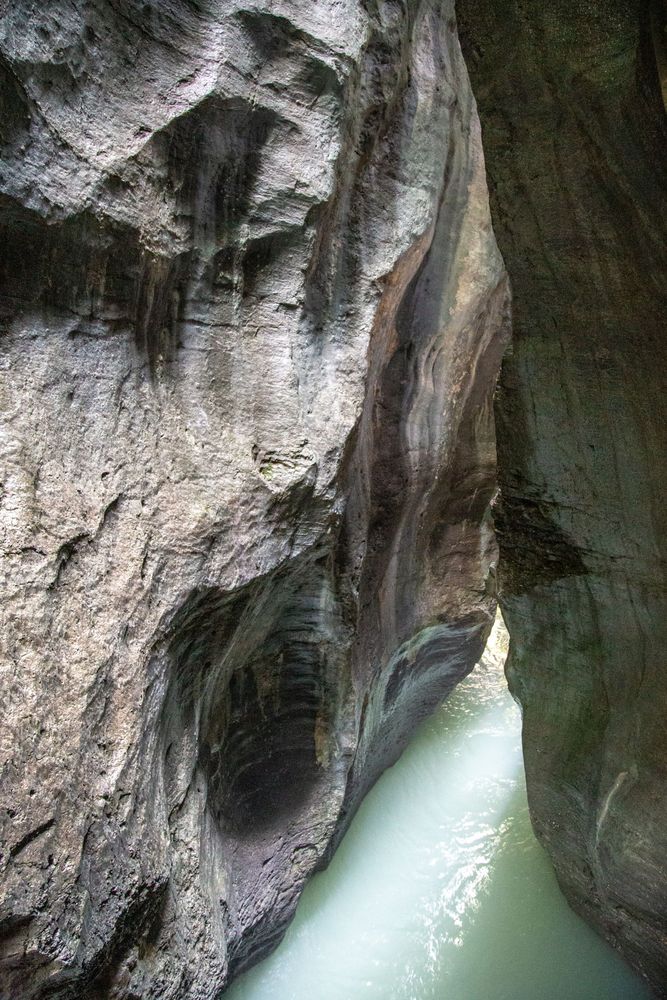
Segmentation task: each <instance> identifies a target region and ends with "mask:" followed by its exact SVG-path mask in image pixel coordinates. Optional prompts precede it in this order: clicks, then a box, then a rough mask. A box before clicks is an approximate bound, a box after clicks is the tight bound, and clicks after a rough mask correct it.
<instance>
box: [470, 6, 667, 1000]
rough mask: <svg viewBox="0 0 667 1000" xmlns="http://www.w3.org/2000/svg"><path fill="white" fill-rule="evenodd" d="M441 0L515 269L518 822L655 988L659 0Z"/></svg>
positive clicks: (508, 364)
mask: <svg viewBox="0 0 667 1000" xmlns="http://www.w3.org/2000/svg"><path fill="white" fill-rule="evenodd" d="M457 6H458V14H459V22H460V29H461V33H462V40H463V45H464V52H465V54H466V57H467V59H468V67H469V70H470V73H471V78H472V83H473V89H474V91H475V94H476V97H477V100H478V102H479V108H480V117H481V120H482V132H483V142H484V150H485V155H486V161H487V169H488V173H489V181H490V184H489V188H490V193H491V206H492V217H493V223H494V229H495V232H496V236H497V238H498V242H499V245H500V248H501V250H502V253H503V256H504V258H505V262H506V264H507V268H508V272H509V275H510V280H511V283H512V293H513V347H512V350H511V352H510V353H508V355H507V356H506V359H505V361H504V363H503V368H502V374H501V379H500V390H499V394H498V399H497V406H496V414H497V433H498V456H499V477H500V491H501V497H500V502H499V504H498V506H497V509H496V523H497V527H498V535H499V542H500V549H501V558H500V567H501V569H500V574H499V577H500V597H501V603H502V607H503V614H504V617H505V620H506V622H507V624H508V627H509V631H510V635H511V637H512V639H511V650H510V663H509V680H510V685H511V688H512V690H513V692H514V694H515V695H516V696H517V697H518V698H519V700H520V701H521V704H522V706H523V713H524V714H523V718H524V748H525V760H526V769H527V779H528V793H529V802H530V807H531V811H532V816H533V822H534V825H535V829H536V831H537V833H538V835H539V837H540V839H541V841H542V843H543V844H544V845H545V847H546V848H547V850H548V852H549V854H550V856H551V858H552V860H553V862H554V866H555V869H556V873H557V875H558V878H559V882H560V884H561V887H562V888H563V890H564V892H565V893H566V895H567V897H568V899H569V900H570V902H571V903H572V905H573V906H574V907H575V908H576V909H577V910H578V911H579V912H580V913H581V914H583V916H585V917H586V918H587V919H588V920H589V921H591V922H592V923H593V924H594V925H595V926H597V927H598V928H599V929H600V930H601V931H602V933H603V934H605V936H606V937H607V938H608V939H609V940H610V941H611V942H612V943H613V944H615V945H616V946H618V947H620V948H621V950H622V951H623V952H624V954H625V955H626V957H628V958H629V959H630V960H631V961H632V963H633V964H634V965H635V967H636V968H637V969H638V970H639V971H640V972H642V973H643V974H644V976H645V977H646V978H647V979H648V980H649V982H650V983H651V984H652V986H653V988H654V989H655V991H656V993H657V995H659V996H666V995H667V728H666V726H665V719H666V718H667V682H666V674H665V649H667V614H666V613H665V608H666V604H667V601H666V597H667V579H666V576H665V568H666V566H667V517H666V513H665V512H666V510H667V508H666V506H665V488H666V486H667V421H666V420H665V400H666V399H667V338H666V336H665V333H666V331H665V317H666V316H667V229H666V224H665V223H666V220H667V121H666V116H665V106H664V103H663V100H662V95H661V88H660V81H659V72H658V71H659V68H660V66H661V59H660V49H659V45H657V42H658V41H659V38H660V37H662V38H663V39H664V38H665V37H667V36H665V34H664V31H665V12H664V6H663V5H661V4H660V3H655V4H653V5H652V10H651V11H649V9H648V8H649V5H648V4H640V3H639V2H635V0H630V2H627V0H603V2H598V3H583V2H580V0H559V2H558V3H550V4H526V3H522V2H520V0H460V2H459V4H458V5H457ZM649 15H650V16H649ZM656 52H657V55H658V59H657V61H656Z"/></svg>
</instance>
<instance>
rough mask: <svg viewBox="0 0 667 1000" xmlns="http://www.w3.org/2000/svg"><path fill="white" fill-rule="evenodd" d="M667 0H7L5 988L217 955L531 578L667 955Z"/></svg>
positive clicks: (604, 804) (543, 775) (153, 983)
mask: <svg viewBox="0 0 667 1000" xmlns="http://www.w3.org/2000/svg"><path fill="white" fill-rule="evenodd" d="M665 23H666V20H665V16H664V11H663V9H662V7H661V5H660V4H659V3H658V2H657V0H656V3H655V4H653V5H652V6H649V5H645V4H643V3H639V2H634V0H630V2H622V0H604V2H603V3H600V4H597V5H591V4H584V3H582V2H580V0H558V2H557V3H554V4H552V5H548V6H547V7H546V8H545V9H541V8H540V6H539V5H528V4H525V3H524V2H522V0H459V2H458V3H457V4H456V8H455V5H454V0H314V2H312V3H299V0H272V2H270V3H264V4H261V3H257V2H255V0H246V2H242V0H109V2H106V0H56V2H54V3H50V4H42V5H38V4H36V3H35V2H34V0H12V2H9V3H7V4H6V5H4V7H3V8H2V17H1V19H0V145H1V150H2V152H1V156H0V227H1V229H2V240H1V241H0V324H1V326H2V344H1V351H0V356H1V359H2V362H1V367H2V381H1V383H0V400H1V401H2V423H1V424H0V434H1V444H0V467H1V472H0V537H1V541H2V553H3V558H2V581H3V601H2V607H1V614H2V630H1V640H0V641H1V644H2V657H1V660H0V692H1V693H2V699H1V702H0V704H1V705H2V726H1V727H0V768H1V770H0V996H1V997H2V998H3V1000H4V998H5V997H7V1000H51V998H53V1000H217V998H219V997H220V996H222V995H223V994H224V992H225V990H226V988H227V986H228V984H230V983H231V981H232V980H233V979H234V978H236V977H237V976H238V975H239V974H240V973H242V972H243V971H244V970H246V969H248V968H249V967H250V966H251V965H253V964H255V963H257V962H258V961H259V960H260V959H261V958H262V957H264V956H265V955H267V954H268V953H269V952H270V951H271V950H272V949H273V948H274V947H275V946H276V945H277V943H278V942H279V941H280V939H281V937H282V936H283V934H284V933H285V930H286V928H287V926H288V924H289V922H290V920H291V919H292V917H293V915H294V911H295V908H296V905H297V902H298V899H299V896H300V894H301V892H302V890H303V888H304V885H305V883H306V882H307V880H308V879H309V877H310V876H311V875H313V873H315V872H317V871H319V870H322V869H323V868H325V867H326V866H327V865H328V863H329V862H330V861H331V858H332V857H333V855H334V852H335V850H336V847H337V846H338V844H339V843H340V840H341V838H342V837H343V835H344V833H345V831H346V829H347V828H348V826H349V824H350V822H351V820H352V818H353V817H354V815H355V813H356V812H357V810H358V808H359V806H360V804H361V802H362V800H363V798H364V796H365V795H366V793H367V792H368V791H369V790H370V789H371V788H372V786H373V785H374V784H375V782H376V781H377V779H378V778H379V777H380V775H381V774H382V773H383V772H384V771H385V770H386V769H387V768H388V767H389V766H390V765H392V764H394V763H395V762H396V760H397V759H398V757H399V756H400V754H401V752H402V751H403V749H404V748H405V747H406V745H407V743H408V741H409V740H410V738H411V736H412V735H413V734H414V733H415V731H416V730H417V728H418V726H419V725H420V723H422V722H423V721H424V720H425V719H426V718H428V717H429V716H430V715H431V714H432V713H433V711H434V710H435V709H436V708H437V707H438V706H439V705H440V704H441V703H442V701H443V700H444V699H445V698H447V696H448V695H449V694H450V693H451V692H452V691H453V689H454V688H455V687H456V685H457V684H458V683H459V682H460V681H461V680H463V679H464V678H465V677H466V676H467V675H468V674H469V673H470V671H471V670H472V669H473V667H474V666H475V664H476V663H477V662H478V661H479V660H480V657H481V655H482V651H483V649H484V647H485V643H486V640H487V637H488V635H489V633H490V630H491V627H492V624H493V622H494V617H495V612H496V604H497V601H500V605H501V607H502V611H503V615H504V617H505V620H506V622H507V624H508V627H509V631H510V637H511V652H510V658H509V661H508V679H509V684H510V690H511V691H512V694H513V695H514V696H515V698H516V699H517V700H518V701H519V703H520V704H521V707H522V710H523V742H524V754H525V762H526V778H527V788H528V799H529V804H530V809H531V817H532V821H533V825H534V828H535V831H536V833H537V835H538V838H539V839H540V841H541V843H542V844H543V845H544V847H545V848H546V850H547V852H548V854H549V856H550V858H551V861H552V863H553V866H554V869H555V872H556V875H557V877H558V880H559V884H560V886H561V888H562V890H563V892H564V893H565V895H566V897H567V899H568V901H569V902H570V904H571V905H572V906H573V908H574V909H575V910H577V911H578V912H579V913H580V914H581V915H583V916H584V918H585V919H586V920H587V921H589V922H590V923H591V924H593V925H594V926H595V927H596V928H597V929H598V930H599V931H600V932H601V933H602V934H603V935H604V936H605V937H606V938H607V939H608V940H609V941H610V942H611V943H612V944H613V945H614V946H615V947H617V948H619V949H620V950H621V952H622V953H623V955H624V956H625V958H626V959H627V960H628V961H629V962H630V964H631V965H632V966H633V967H634V969H635V970H636V971H637V972H638V973H639V974H640V975H641V976H642V977H643V978H644V979H645V980H646V981H647V982H648V983H649V984H650V986H651V988H652V989H653V991H654V992H655V995H656V996H658V997H660V996H667V884H666V883H667V868H666V866H665V860H664V859H665V848H666V847H667V845H666V844H665V838H666V836H667V834H666V832H665V831H666V829H667V827H666V826H665V822H664V820H665V817H666V814H667V801H666V798H665V793H664V791H663V787H662V785H663V782H662V776H663V772H664V770H665V767H666V766H667V754H666V753H665V752H664V751H665V750H667V748H666V747H665V742H666V739H667V738H666V737H665V735H664V726H663V719H664V715H665V712H664V710H665V708H667V680H664V679H663V678H662V676H661V670H660V667H661V662H662V657H663V653H662V651H663V649H664V648H665V642H664V639H665V638H666V637H665V635H664V632H665V628H666V625H665V620H666V618H665V614H664V608H665V587H666V583H665V572H664V569H665V545H666V543H667V530H666V527H667V526H666V525H665V515H664V512H663V504H662V503H661V499H662V497H661V490H662V486H663V484H665V483H666V482H667V448H666V447H665V445H666V444H667V441H666V440H665V438H666V436H667V431H666V426H667V425H666V422H665V418H664V412H663V411H664V399H665V398H666V395H665V390H666V389H667V384H666V383H667V374H666V373H667V366H666V365H665V362H666V361H667V358H665V353H667V347H666V346H665V343H666V342H665V338H664V337H663V336H661V334H662V325H663V323H664V319H663V317H664V316H665V306H666V305H667V268H666V267H665V263H666V261H665V256H666V254H667V241H666V239H665V234H664V221H663V220H664V219H665V211H664V209H665V194H666V193H667V158H666V157H665V152H666V151H667V131H666V126H667V123H666V120H665V114H666V112H665V103H664V99H663V89H662V85H663V84H664V81H665V80H666V79H667V76H665V69H664V67H665V66H667V59H666V58H665V52H667V36H666V35H665ZM665 92H667V89H666V90H665ZM473 95H474V96H473ZM478 110H479V117H478ZM496 240H497V241H498V242H497V243H496ZM496 438H497V441H496ZM405 822H406V823H407V824H409V823H410V817H409V816H406V817H405ZM387 877H388V878H390V877H391V874H390V873H388V876H387ZM341 960H342V961H344V956H342V957H341ZM340 1000H349V998H347V997H344V996H341V997H340ZM417 1000H421V998H417ZM443 1000H444V998H443ZM475 1000H480V998H475ZM489 1000H492V998H489ZM565 1000H566V998H565Z"/></svg>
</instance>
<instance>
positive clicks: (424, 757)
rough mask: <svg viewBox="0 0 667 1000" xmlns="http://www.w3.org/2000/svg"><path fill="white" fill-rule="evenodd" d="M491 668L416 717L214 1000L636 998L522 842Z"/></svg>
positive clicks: (508, 720) (502, 690) (520, 799)
mask: <svg viewBox="0 0 667 1000" xmlns="http://www.w3.org/2000/svg"><path fill="white" fill-rule="evenodd" d="M496 648H497V646H496ZM501 664H502V660H501V657H500V655H498V654H497V655H495V656H493V655H489V656H488V657H485V660H484V661H483V663H482V664H481V665H480V667H478V668H477V669H476V670H475V671H474V673H473V674H472V675H471V676H470V677H469V678H468V679H467V680H466V681H465V682H464V683H463V684H461V685H460V686H459V688H458V689H457V690H456V691H455V692H454V694H453V695H452V697H451V698H450V699H449V701H448V702H447V703H446V704H445V705H444V706H443V707H442V708H441V709H440V710H439V711H438V712H437V713H436V714H435V715H434V716H433V718H431V719H429V720H428V721H427V722H426V723H425V724H424V725H423V726H422V727H421V729H420V730H419V731H418V733H417V735H416V736H415V738H414V739H413V741H412V743H411V744H410V746H409V747H408V749H407V750H406V752H405V753H404V754H403V756H402V758H401V759H400V761H399V762H398V763H397V764H396V765H395V766H394V767H393V768H391V769H390V770H389V771H387V772H386V773H385V774H384V776H383V777H382V778H381V779H380V781H379V782H378V783H377V785H376V786H375V788H374V789H373V790H372V791H371V793H370V794H369V795H368V797H367V798H366V800H365V801H364V803H363V805H362V807H361V809H360V810H359V812H358V814H357V816H356V818H355V820H354V822H353V823H352V826H351V828H350V830H349V832H348V833H347V835H346V837H345V839H344V841H343V843H342V844H341V846H340V847H339V849H338V851H337V853H336V855H335V857H334V859H333V861H332V863H331V865H330V867H329V868H328V870H327V871H326V872H324V873H322V874H320V875H317V876H316V877H315V878H314V879H313V880H312V881H311V883H310V884H309V886H308V887H307V888H306V891H305V892H304V894H303V897H302V899H301V902H300V904H299V908H298V911H297V914H296V918H295V920H294V922H293V924H292V925H291V927H290V929H289V930H288V932H287V935H286V937H285V939H284V941H283V943H282V944H281V945H280V947H279V948H278V950H277V951H276V952H275V953H274V954H273V955H271V956H270V957H269V958H268V959H266V960H265V961H264V962H263V963H261V964H260V965H258V966H257V967H256V968H254V969H252V970H251V971H250V972H248V973H246V974H245V975H244V976H242V977H241V978H240V979H239V980H238V981H237V982H236V983H235V984H234V986H232V988H231V989H230V990H229V991H228V992H227V993H226V994H225V1000H648V998H649V997H650V994H649V993H648V991H647V990H646V988H645V987H644V986H643V984H642V983H641V982H640V981H639V980H638V979H637V978H636V977H635V976H634V974H633V973H632V972H631V971H630V969H629V968H628V967H627V966H626V965H625V964H624V962H623V961H622V960H621V958H620V957H619V956H618V955H617V954H616V953H615V952H614V951H613V950H612V949H611V948H610V947H609V946H608V945H606V944H605V943H604V942H603V941H602V940H601V939H600V938H598V937H597V935H596V934H595V933H594V932H593V931H592V930H590V929H589V928H588V927H587V925H586V924H584V923H583V921H581V920H580V919H579V918H578V917H577V916H575V914H574V913H572V911H571V910H570V909H569V908H568V906H567V904H566V903H565V900H564V899H563V897H562V896H561V894H560V892H559V890H558V888H557V885H556V881H555V878H554V875H553V873H552V871H551V869H550V867H549V863H548V861H547V858H546V856H545V854H544V852H543V851H542V849H541V847H540V846H539V845H538V843H537V841H536V840H535V837H534V835H533V833H532V830H531V826H530V821H529V819H528V807H527V803H526V792H525V785H524V778H523V768H522V758H521V745H520V718H519V711H518V709H517V707H516V706H515V704H514V702H513V701H512V699H511V697H510V695H509V693H508V691H507V688H506V685H505V682H504V678H503V675H502V666H501Z"/></svg>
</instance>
